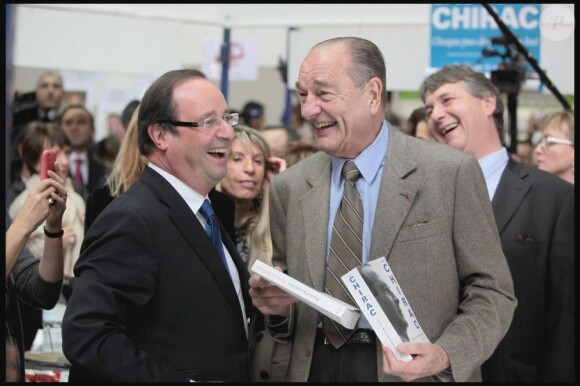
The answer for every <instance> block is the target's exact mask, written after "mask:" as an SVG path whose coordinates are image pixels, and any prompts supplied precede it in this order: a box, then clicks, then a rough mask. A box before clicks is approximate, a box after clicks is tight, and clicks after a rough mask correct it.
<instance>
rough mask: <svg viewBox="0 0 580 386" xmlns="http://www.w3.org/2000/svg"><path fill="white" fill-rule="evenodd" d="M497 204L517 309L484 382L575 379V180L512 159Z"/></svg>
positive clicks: (500, 229)
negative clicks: (563, 178)
mask: <svg viewBox="0 0 580 386" xmlns="http://www.w3.org/2000/svg"><path fill="white" fill-rule="evenodd" d="M492 205H493V210H494V213H495V218H496V222H497V225H498V229H499V232H500V237H501V242H502V247H503V250H504V253H505V255H506V258H507V261H508V264H509V267H510V270H511V273H512V277H513V281H514V290H515V294H516V298H517V299H518V306H517V308H516V311H515V314H514V319H513V322H512V324H511V326H510V329H509V331H508V333H507V335H506V336H505V337H504V339H503V340H502V341H501V343H500V344H499V346H498V348H497V350H496V351H495V352H494V354H493V355H492V357H491V358H490V359H489V360H488V361H487V362H486V363H485V364H484V365H483V368H482V371H483V373H482V375H483V381H484V382H485V381H502V382H509V381H517V382H527V381H536V382H545V381H551V382H566V381H573V380H574V185H572V184H569V183H567V182H566V181H564V180H562V179H561V178H558V177H556V176H554V175H552V174H549V173H546V172H543V171H541V170H538V169H536V168H534V167H530V166H525V165H522V164H519V163H516V162H514V161H512V160H510V161H509V162H508V165H507V167H506V169H505V171H504V173H503V175H502V177H501V180H500V182H499V185H498V188H497V191H496V193H495V195H494V198H493V201H492Z"/></svg>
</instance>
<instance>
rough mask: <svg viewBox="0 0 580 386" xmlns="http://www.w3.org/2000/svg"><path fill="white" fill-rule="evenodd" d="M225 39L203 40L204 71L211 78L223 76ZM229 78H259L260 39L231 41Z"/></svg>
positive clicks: (216, 78) (252, 79) (254, 79)
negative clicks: (222, 49)
mask: <svg viewBox="0 0 580 386" xmlns="http://www.w3.org/2000/svg"><path fill="white" fill-rule="evenodd" d="M222 43H223V40H220V39H205V40H204V41H203V69H202V70H203V72H204V73H205V74H206V75H207V77H208V78H209V79H211V80H220V79H221V77H222V63H221V47H222ZM228 79H229V80H247V81H256V80H258V41H257V40H255V39H244V40H232V41H231V42H230V67H229V72H228Z"/></svg>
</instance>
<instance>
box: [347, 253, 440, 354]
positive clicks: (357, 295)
mask: <svg viewBox="0 0 580 386" xmlns="http://www.w3.org/2000/svg"><path fill="white" fill-rule="evenodd" d="M341 279H342V281H343V282H344V283H345V284H346V287H347V288H348V290H349V291H350V293H351V295H352V296H353V298H354V300H355V301H356V303H357V305H358V306H359V308H360V309H361V311H362V313H363V315H364V316H365V317H366V318H367V320H368V321H369V323H370V325H371V327H372V329H373V330H374V331H375V333H376V334H377V337H378V338H379V340H380V341H381V343H382V344H383V346H387V347H388V348H389V349H391V351H393V353H394V354H395V356H396V357H397V358H398V359H399V360H402V361H405V362H408V361H410V360H411V359H413V357H412V356H411V355H408V354H403V353H401V352H400V351H399V350H397V345H398V344H399V343H401V342H403V341H405V342H429V339H428V338H427V336H426V335H425V333H424V332H423V329H422V328H421V326H420V325H419V321H418V320H417V318H416V317H415V314H414V313H413V310H412V309H411V305H410V304H409V302H408V301H407V299H406V297H405V294H404V293H403V289H402V288H401V287H400V286H399V283H398V282H397V279H396V278H395V275H394V274H393V271H392V270H391V267H389V264H388V263H387V260H386V259H385V258H384V257H381V258H379V259H376V260H371V261H369V262H368V263H365V264H362V265H360V266H359V267H357V268H355V269H353V270H351V271H349V272H348V273H346V274H345V275H343V276H342V278H341Z"/></svg>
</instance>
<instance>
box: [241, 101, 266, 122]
mask: <svg viewBox="0 0 580 386" xmlns="http://www.w3.org/2000/svg"><path fill="white" fill-rule="evenodd" d="M262 115H264V105H263V104H261V103H260V102H256V101H250V102H248V103H246V104H245V105H244V108H243V109H242V119H243V120H244V123H245V124H246V125H247V124H248V122H249V121H250V119H252V118H259V117H261V116H262Z"/></svg>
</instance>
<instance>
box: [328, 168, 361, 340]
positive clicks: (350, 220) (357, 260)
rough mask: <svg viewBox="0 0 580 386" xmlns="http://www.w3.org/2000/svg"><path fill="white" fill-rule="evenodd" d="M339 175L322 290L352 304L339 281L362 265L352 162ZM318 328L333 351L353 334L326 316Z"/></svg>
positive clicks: (356, 177) (354, 169) (355, 174)
mask: <svg viewBox="0 0 580 386" xmlns="http://www.w3.org/2000/svg"><path fill="white" fill-rule="evenodd" d="M342 175H343V176H344V195H343V197H342V201H341V202H340V207H339V208H338V211H337V212H336V217H335V219H334V225H333V226H332V238H331V241H330V251H329V253H328V264H327V267H326V286H325V291H326V292H327V293H328V294H330V295H332V296H333V297H335V298H338V299H340V300H343V301H345V302H347V303H349V304H351V305H355V302H354V300H353V299H352V297H351V296H350V293H349V291H348V289H347V288H346V287H345V286H344V284H343V282H342V280H341V279H340V278H341V276H342V275H344V274H345V273H347V272H348V271H350V270H351V269H353V268H356V267H358V266H359V265H361V264H362V234H363V206H362V200H361V198H360V196H359V194H358V192H357V190H356V186H355V183H356V180H357V179H358V178H359V177H360V172H359V170H358V169H357V167H356V165H355V163H354V161H347V162H346V163H345V164H344V167H343V168H342ZM322 329H323V331H324V334H325V335H326V337H327V338H328V340H330V343H332V345H333V346H334V347H336V348H339V347H340V346H342V345H343V344H344V343H345V342H346V341H347V340H348V338H349V337H350V336H351V335H352V333H353V332H354V330H349V329H347V328H345V327H343V326H342V325H340V324H338V323H336V322H334V321H333V320H332V319H329V318H327V317H326V316H323V317H322Z"/></svg>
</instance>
